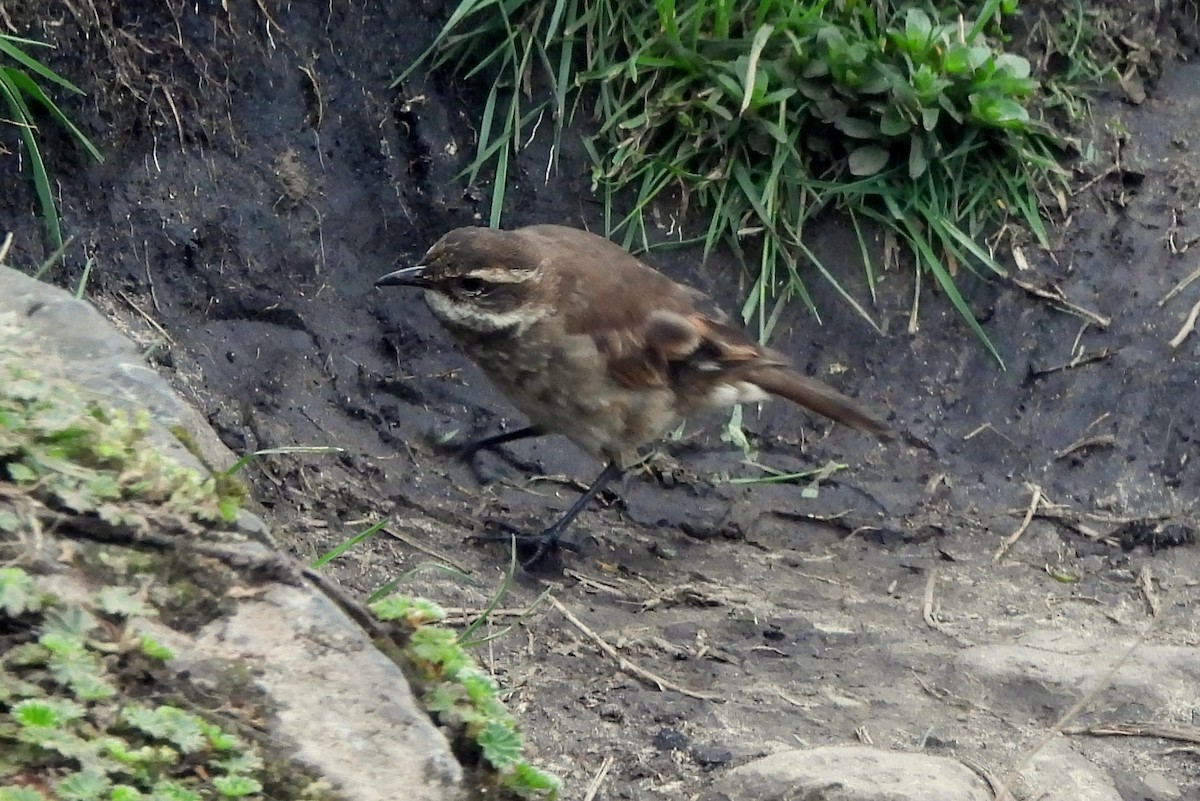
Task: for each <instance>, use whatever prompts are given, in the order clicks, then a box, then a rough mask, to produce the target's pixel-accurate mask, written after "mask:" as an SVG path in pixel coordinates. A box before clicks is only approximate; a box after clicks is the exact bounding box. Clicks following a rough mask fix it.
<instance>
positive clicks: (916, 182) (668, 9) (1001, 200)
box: [401, 0, 1065, 360]
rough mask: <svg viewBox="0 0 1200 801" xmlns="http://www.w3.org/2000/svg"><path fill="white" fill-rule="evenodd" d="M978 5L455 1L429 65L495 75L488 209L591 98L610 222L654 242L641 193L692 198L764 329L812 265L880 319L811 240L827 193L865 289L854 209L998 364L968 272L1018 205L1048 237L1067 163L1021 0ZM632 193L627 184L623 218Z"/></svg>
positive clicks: (485, 133)
mask: <svg viewBox="0 0 1200 801" xmlns="http://www.w3.org/2000/svg"><path fill="white" fill-rule="evenodd" d="M971 5H972V6H973V7H975V8H976V9H977V13H976V14H975V15H974V17H972V18H967V17H964V16H961V15H959V14H958V13H957V8H953V9H951V10H950V11H943V10H940V9H939V8H938V7H935V6H925V7H922V6H914V5H913V4H908V3H905V4H900V3H894V2H873V3H870V2H864V1H863V0H814V1H813V2H804V3H796V2H782V1H780V0H756V2H746V1H745V0H742V2H737V1H736V0H719V1H718V0H656V2H655V3H653V4H639V3H633V4H631V3H623V2H617V0H534V1H533V2H523V1H521V0H462V2H461V3H460V4H459V5H458V7H457V8H456V9H455V11H454V13H453V14H452V15H451V17H450V19H449V20H448V21H447V23H446V25H445V26H444V27H443V29H442V31H441V33H440V35H439V36H438V38H437V40H436V41H435V43H434V44H433V45H432V46H431V47H430V49H429V50H428V51H427V52H426V53H425V54H424V55H423V56H422V57H421V59H420V60H419V61H418V64H421V63H425V62H426V61H430V62H431V63H432V64H433V65H434V66H435V67H440V66H450V67H451V68H452V69H453V70H454V72H455V73H456V74H458V75H461V76H464V77H471V76H474V75H476V74H479V73H482V72H485V71H486V72H488V73H490V75H491V76H492V79H493V83H492V86H491V90H490V92H489V94H488V98H487V101H486V103H485V105H484V109H483V114H482V119H481V120H480V128H479V130H480V134H479V143H478V149H477V153H476V157H475V159H474V161H473V162H472V163H471V165H470V166H469V168H468V170H467V172H468V174H469V175H470V177H471V178H472V179H474V178H475V176H476V175H477V174H478V173H479V172H480V170H481V169H483V168H484V167H485V166H486V165H492V166H493V167H494V171H495V176H494V185H493V194H492V207H491V215H490V222H491V224H493V225H496V224H498V223H499V221H500V211H501V208H502V203H503V195H504V190H505V185H506V181H507V177H508V172H509V162H510V159H511V157H512V154H513V153H515V152H517V151H518V150H519V149H520V147H521V146H522V145H523V144H524V143H525V141H526V140H527V139H528V138H529V137H530V136H531V133H530V132H531V128H534V127H536V126H537V125H539V124H540V123H541V122H542V118H543V117H544V116H546V115H550V116H551V117H552V118H553V120H554V124H553V133H554V151H555V152H557V146H558V141H559V135H560V133H561V131H562V127H563V125H564V122H565V121H566V120H568V119H569V118H570V117H571V115H572V114H573V113H574V112H575V111H576V109H578V108H580V107H581V106H582V107H585V108H588V109H590V111H591V116H592V118H593V119H594V120H595V122H596V123H597V124H598V126H599V130H598V132H597V134H596V135H595V136H593V137H591V138H590V139H588V140H587V142H586V145H587V147H588V150H589V152H590V153H591V155H592V158H593V161H594V171H593V176H594V180H595V183H596V185H597V187H598V188H601V189H602V190H603V192H604V196H605V199H606V216H607V220H608V224H609V229H610V233H621V234H623V236H624V238H625V244H626V245H627V246H629V245H630V244H633V243H634V242H638V243H640V244H641V245H643V246H648V237H647V235H646V230H645V219H644V211H645V209H646V208H647V207H648V206H649V204H651V203H652V202H654V201H656V200H661V199H664V198H666V197H668V196H670V197H677V198H679V199H680V201H681V203H682V205H683V206H684V207H685V208H686V207H688V206H689V205H695V206H699V207H700V208H702V209H703V210H704V211H705V212H706V214H707V216H708V218H709V219H710V220H711V222H710V224H709V225H708V227H707V229H706V230H705V231H704V232H703V235H702V239H703V241H704V245H705V253H706V255H707V253H708V252H709V251H711V250H712V248H713V247H714V246H715V245H716V244H717V243H718V242H724V243H726V244H727V245H729V246H731V247H732V248H733V249H734V250H735V251H736V252H737V253H738V254H739V255H741V256H742V257H743V258H744V259H745V260H747V261H751V260H752V261H756V263H757V275H756V277H755V280H754V283H753V286H752V288H751V291H750V293H749V296H748V298H747V299H746V301H745V304H744V305H743V307H742V314H743V317H744V319H745V320H746V321H747V322H750V321H755V322H756V323H757V326H758V329H759V332H760V334H761V335H763V336H764V337H765V336H767V335H769V333H770V331H771V328H772V327H773V324H774V321H775V319H776V318H777V315H778V313H779V311H780V309H781V305H780V304H781V303H783V302H786V301H788V300H790V299H793V298H798V299H800V300H802V301H803V302H804V303H806V304H807V305H808V306H809V308H810V309H812V310H813V311H814V313H815V312H816V309H815V308H814V307H813V303H812V300H811V298H810V296H809V292H808V289H807V287H806V285H805V281H806V280H807V278H808V277H809V276H810V275H811V274H812V272H813V271H815V272H816V273H817V274H819V275H821V276H823V277H824V278H825V279H828V280H829V281H831V282H832V283H833V285H834V286H835V287H836V288H837V289H838V291H839V292H841V294H842V295H843V296H844V297H845V298H846V300H847V301H848V302H849V303H850V304H851V305H852V307H853V308H854V309H855V310H856V311H857V312H858V313H859V314H861V315H862V316H863V317H864V318H866V319H867V320H868V321H870V322H871V324H872V325H875V322H874V320H873V319H872V317H871V315H870V314H869V313H868V312H867V310H866V309H865V308H864V307H863V305H862V304H860V303H859V302H858V301H857V300H856V299H855V298H853V297H852V296H851V294H850V293H849V292H848V291H846V290H844V289H843V288H842V286H841V283H840V281H839V280H838V278H837V276H835V275H833V274H832V273H831V272H830V271H829V270H828V269H826V267H825V266H824V265H822V264H821V263H820V261H819V260H818V259H817V258H816V256H815V255H814V254H813V253H812V251H811V250H809V248H808V247H807V246H806V245H805V243H804V229H805V225H806V224H807V223H808V222H809V221H810V220H812V218H813V217H814V215H816V214H817V213H819V212H820V211H822V210H824V209H830V208H832V209H838V210H841V211H843V212H845V213H847V214H848V215H849V216H850V218H851V220H852V221H853V222H854V226H855V229H856V230H857V231H859V232H860V233H859V237H860V241H861V242H862V252H863V256H864V261H865V262H866V270H867V281H868V285H869V287H870V292H871V294H872V298H874V295H875V292H876V285H877V279H878V277H879V276H878V275H877V274H876V271H875V269H874V266H873V265H872V264H871V263H870V261H869V259H867V258H866V255H867V253H868V249H867V247H866V243H865V240H864V238H863V234H862V233H861V232H862V228H861V222H862V221H863V220H873V221H875V222H876V223H878V224H880V225H881V226H882V227H883V229H884V230H885V231H886V232H888V233H889V235H890V236H892V237H894V238H895V239H896V240H897V241H898V242H899V243H902V244H903V245H905V246H907V250H908V251H909V253H911V255H912V257H913V261H914V262H915V264H916V267H917V275H918V279H920V277H922V276H926V275H928V276H932V277H933V279H934V281H935V283H936V284H937V286H938V287H940V288H941V290H942V291H943V292H944V293H945V295H946V296H947V298H948V299H949V300H950V302H951V303H952V304H953V305H954V307H955V308H956V309H957V310H958V311H959V313H960V314H961V315H962V316H963V318H964V320H966V322H967V324H968V325H969V326H970V327H971V329H972V330H973V331H974V332H975V334H976V335H977V336H978V337H979V338H980V340H981V341H982V342H983V343H984V344H985V345H986V347H987V348H988V350H989V351H990V352H991V353H992V355H993V356H995V357H996V358H997V360H999V358H1000V357H999V354H998V353H997V352H996V350H995V348H994V347H993V346H992V344H991V342H990V341H989V340H988V339H987V337H986V335H985V334H984V332H983V329H982V328H981V327H980V326H979V324H978V322H977V321H976V319H975V317H974V316H973V315H972V313H971V310H970V308H969V307H968V305H967V303H966V301H965V300H964V298H963V296H962V294H961V293H960V291H959V289H958V287H957V286H956V284H955V278H956V274H957V273H958V270H959V267H960V266H966V267H968V268H970V269H977V268H980V267H982V268H984V269H985V270H987V271H991V272H993V273H996V274H1002V273H1003V269H1002V267H1001V266H1000V264H999V263H998V262H997V261H996V259H995V258H994V256H993V255H992V251H991V250H990V249H989V248H988V247H986V246H984V245H983V244H980V243H981V240H982V239H983V237H984V236H985V235H987V234H988V233H991V232H995V231H998V230H1004V228H1005V225H1006V223H1008V222H1009V221H1010V220H1012V219H1013V218H1015V219H1017V220H1019V221H1020V222H1021V223H1023V225H1024V226H1025V227H1026V228H1027V229H1028V230H1029V231H1031V232H1032V234H1033V236H1034V237H1035V238H1036V239H1037V240H1038V241H1039V242H1042V243H1045V241H1046V234H1045V226H1044V224H1043V219H1042V210H1041V206H1040V203H1039V192H1041V191H1043V190H1046V189H1047V188H1049V187H1051V186H1053V185H1055V184H1056V182H1061V181H1063V180H1064V179H1065V174H1064V173H1063V171H1062V170H1061V169H1060V168H1059V167H1058V166H1057V163H1056V156H1057V148H1058V146H1059V144H1060V139H1059V138H1058V137H1057V136H1056V135H1055V133H1054V132H1053V131H1052V129H1051V128H1050V127H1049V126H1047V125H1046V124H1044V123H1043V122H1041V121H1039V120H1038V119H1037V117H1036V109H1037V107H1038V103H1039V102H1040V100H1041V98H1042V97H1043V92H1042V87H1041V84H1040V83H1039V82H1038V80H1036V79H1035V78H1034V77H1033V76H1032V74H1031V69H1030V64H1029V62H1028V61H1027V60H1026V59H1025V58H1023V57H1022V56H1019V55H1016V54H1013V53H1008V52H1005V51H1004V49H1003V43H1002V41H1001V37H1000V36H999V35H998V32H999V31H1000V30H1001V28H1002V24H1003V21H1004V18H1005V17H1004V15H1006V14H1012V13H1013V12H1014V11H1015V8H1016V2H1015V0H1003V1H1002V0H986V2H983V3H981V4H971ZM416 66H417V65H416V64H414V65H413V66H412V67H410V68H409V70H410V71H411V70H412V69H413V68H415V67H416ZM405 74H406V75H407V73H405ZM403 77H405V76H403V75H402V76H401V79H403ZM535 97H536V98H541V100H534V99H533V98H535ZM1031 109H1033V110H1034V111H1033V112H1032V113H1031ZM552 160H553V155H552ZM549 169H550V166H548V170H549ZM623 192H628V193H632V194H633V196H634V197H635V200H634V203H633V207H632V209H631V210H630V211H629V212H628V213H626V214H624V215H620V216H619V215H616V214H615V213H614V211H613V204H614V198H616V197H617V196H618V194H619V193H623ZM622 196H624V195H622ZM917 287H918V294H917V295H916V297H914V300H913V303H914V314H915V312H916V310H917V304H918V302H919V297H920V295H919V292H920V280H918V283H917ZM876 327H878V326H876Z"/></svg>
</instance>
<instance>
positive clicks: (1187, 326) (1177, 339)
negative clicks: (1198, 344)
mask: <svg viewBox="0 0 1200 801" xmlns="http://www.w3.org/2000/svg"><path fill="white" fill-rule="evenodd" d="M1197 317H1200V300H1198V301H1196V304H1195V305H1194V306H1192V310H1191V311H1190V312H1188V316H1187V319H1186V320H1184V321H1183V327H1182V328H1180V329H1179V333H1178V334H1176V335H1175V336H1174V337H1173V338H1172V339H1171V341H1170V343H1168V344H1170V346H1171V347H1172V348H1178V347H1179V346H1180V345H1182V344H1183V340H1185V339H1187V338H1188V334H1190V333H1192V332H1193V331H1195V330H1196V318H1197Z"/></svg>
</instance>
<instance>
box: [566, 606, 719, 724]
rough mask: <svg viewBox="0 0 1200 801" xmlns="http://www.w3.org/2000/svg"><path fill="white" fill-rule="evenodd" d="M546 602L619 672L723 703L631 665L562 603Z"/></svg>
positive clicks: (713, 697) (662, 687)
mask: <svg viewBox="0 0 1200 801" xmlns="http://www.w3.org/2000/svg"><path fill="white" fill-rule="evenodd" d="M548 600H549V601H550V604H551V605H552V606H553V607H554V608H555V609H557V610H558V611H559V612H560V613H562V616H563V617H565V618H566V619H567V621H568V622H569V623H570V624H571V625H572V626H574V627H575V628H577V629H579V630H580V631H581V632H582V633H583V634H584V635H585V636H586V637H587V638H588V639H590V640H591V641H592V642H594V643H595V644H596V645H597V646H598V647H599V648H600V650H601V651H603V652H604V653H606V654H608V656H609V657H611V658H612V659H613V660H614V661H615V662H616V663H617V666H618V667H619V668H621V670H623V671H625V672H626V673H629V674H631V675H633V676H636V677H638V678H639V679H642V680H643V681H647V682H649V683H651V684H653V685H654V686H656V687H658V689H660V690H673V691H675V692H677V693H680V694H682V695H686V696H688V697H690V698H699V699H701V700H703V701H724V700H725V699H724V698H721V697H720V696H717V695H713V694H711V693H702V692H697V691H696V690H689V689H687V688H686V687H681V686H679V685H678V684H676V683H675V682H673V681H671V680H669V679H664V678H663V677H662V676H659V675H658V674H656V673H652V672H651V671H649V670H646V669H645V668H643V667H639V666H638V665H635V664H633V663H632V662H630V661H629V660H628V659H626V658H625V657H623V656H621V655H620V654H619V653H618V652H617V649H616V648H614V647H613V646H612V645H610V644H609V643H608V641H607V640H605V639H604V638H603V637H601V636H600V635H599V634H597V633H596V632H594V631H592V629H590V628H589V627H588V625H587V624H586V623H584V622H583V621H582V620H580V619H579V618H577V617H575V615H574V614H573V613H572V612H571V610H570V609H567V607H565V606H563V605H562V603H561V602H560V601H559V600H558V599H557V598H555V597H554V596H553V595H551V596H549V598H548Z"/></svg>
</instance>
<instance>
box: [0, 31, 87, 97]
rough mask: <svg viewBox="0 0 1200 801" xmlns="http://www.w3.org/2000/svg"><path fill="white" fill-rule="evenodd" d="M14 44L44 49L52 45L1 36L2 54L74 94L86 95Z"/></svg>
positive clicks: (0, 49) (0, 46) (0, 48)
mask: <svg viewBox="0 0 1200 801" xmlns="http://www.w3.org/2000/svg"><path fill="white" fill-rule="evenodd" d="M14 42H21V43H22V44H37V45H42V46H44V47H50V45H48V44H46V43H44V42H35V41H33V40H32V39H17V38H16V37H12V36H5V35H4V34H0V53H2V54H4V55H6V56H8V57H9V58H11V59H12V60H13V61H15V62H17V63H18V64H20V65H21V66H22V67H24V68H25V69H27V70H29V71H30V72H33V73H35V74H37V75H40V76H42V77H43V78H45V79H46V80H48V81H51V82H52V83H56V84H58V85H59V86H61V87H62V88H64V89H66V90H67V91H69V92H74V93H75V94H77V95H81V94H83V93H84V92H83V90H82V89H80V88H79V87H78V86H76V85H75V84H73V83H71V82H70V81H68V80H67V79H66V78H64V77H62V76H61V75H59V74H58V73H57V72H55V71H54V70H52V69H50V68H49V67H47V66H46V65H45V64H43V63H42V62H40V61H38V60H37V59H36V58H33V57H32V56H30V55H29V54H28V53H26V52H25V51H24V50H22V49H21V48H19V47H17V46H16V44H14Z"/></svg>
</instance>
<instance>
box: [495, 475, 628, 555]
mask: <svg viewBox="0 0 1200 801" xmlns="http://www.w3.org/2000/svg"><path fill="white" fill-rule="evenodd" d="M623 472H624V468H622V467H621V466H620V465H619V464H617V463H616V462H609V463H608V464H606V465H605V466H604V469H603V470H601V471H600V475H598V476H596V480H595V481H593V482H592V484H591V486H590V487H588V488H587V489H586V490H584V492H583V494H582V495H580V496H579V497H578V498H577V499H576V500H575V503H573V504H571V507H570V508H569V509H567V511H565V512H563V514H562V517H560V518H558V520H556V521H554V523H553V524H552V525H551V526H550V527H549V528H547V529H546V530H545V531H542V532H540V533H538V534H520V533H518V532H515V531H513V530H512V529H508V531H507V532H505V533H503V534H493V535H484V536H480V537H474V538H473V539H477V540H493V541H494V540H504V541H508V540H512V539H515V540H516V542H517V547H519V548H522V549H529V548H532V549H533V553H532V554H531V555H530V556H529V557H528V558H527V559H525V560H524V561H522V562H521V565H522V566H523V567H524V568H525V569H526V570H528V569H530V568H531V567H533V566H534V565H536V564H537V563H538V562H540V561H541V560H542V559H543V558H545V556H546V554H548V553H550V551H552V550H555V549H557V548H560V547H564V548H569V549H571V550H574V547H573V546H572V545H570V544H569V543H566V542H564V541H563V539H562V535H563V532H565V531H566V530H567V527H568V526H570V525H571V521H573V520H574V519H575V518H576V517H578V516H579V513H580V512H582V511H583V508H584V507H585V506H587V505H588V504H589V503H591V502H592V499H593V498H595V497H596V496H597V495H599V494H600V493H601V492H602V491H603V490H604V488H605V487H607V486H608V485H609V484H611V483H612V480H613V479H614V478H617V477H618V476H620V475H621V473H623ZM504 528H508V527H507V526H504Z"/></svg>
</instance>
